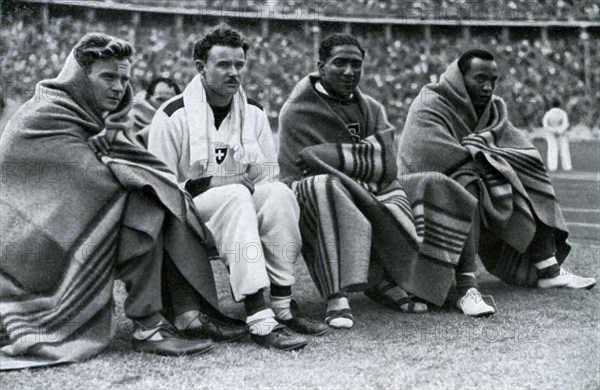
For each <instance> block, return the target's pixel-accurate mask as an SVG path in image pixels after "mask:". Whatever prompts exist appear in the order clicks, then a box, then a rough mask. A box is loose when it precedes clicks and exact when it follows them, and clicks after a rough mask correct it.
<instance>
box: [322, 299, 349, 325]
mask: <svg viewBox="0 0 600 390" xmlns="http://www.w3.org/2000/svg"><path fill="white" fill-rule="evenodd" d="M343 309H348V310H350V304H349V303H348V298H346V297H345V296H335V297H334V298H330V299H329V300H328V301H327V313H329V312H333V311H338V310H343ZM327 324H328V325H329V326H331V327H333V328H345V329H348V328H351V327H352V326H353V325H354V321H352V320H351V319H349V318H343V317H342V318H333V319H331V320H330V321H329V322H327Z"/></svg>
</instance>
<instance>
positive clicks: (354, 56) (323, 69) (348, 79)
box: [318, 45, 363, 99]
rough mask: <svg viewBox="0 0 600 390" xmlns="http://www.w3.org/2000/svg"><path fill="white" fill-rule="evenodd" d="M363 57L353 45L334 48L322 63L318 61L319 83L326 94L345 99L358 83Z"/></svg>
mask: <svg viewBox="0 0 600 390" xmlns="http://www.w3.org/2000/svg"><path fill="white" fill-rule="evenodd" d="M362 63H363V56H362V54H361V52H360V50H358V47H356V46H354V45H341V46H335V47H334V48H333V49H331V57H329V59H328V60H327V61H325V62H324V63H323V62H321V61H319V64H318V65H319V74H320V75H321V82H322V83H323V86H324V87H325V88H326V89H327V91H328V92H330V93H333V94H335V95H337V96H338V97H341V98H344V99H347V98H349V97H350V95H351V94H352V93H353V92H354V90H355V89H356V87H357V86H358V82H359V81H360V76H361V72H362Z"/></svg>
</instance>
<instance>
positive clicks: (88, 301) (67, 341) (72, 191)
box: [0, 34, 247, 369]
mask: <svg viewBox="0 0 600 390" xmlns="http://www.w3.org/2000/svg"><path fill="white" fill-rule="evenodd" d="M131 56H132V48H131V46H130V45H129V44H128V43H127V42H124V41H122V40H119V39H117V38H114V37H111V36H108V35H104V34H88V35H86V36H84V37H83V38H82V39H81V40H80V41H79V43H77V45H76V46H75V48H74V49H73V51H72V52H71V54H70V55H69V57H68V58H67V61H66V63H65V66H64V68H63V69H62V71H61V73H60V74H59V75H58V77H56V78H55V79H52V80H45V81H42V82H40V83H39V84H38V85H37V89H36V94H35V96H34V97H33V98H32V99H30V100H29V101H28V102H26V103H25V104H24V105H23V107H21V108H20V109H19V111H17V113H16V114H15V116H14V117H13V118H12V120H11V121H10V122H9V124H8V126H7V128H6V130H5V132H4V134H3V136H2V140H1V141H0V153H1V154H0V155H1V158H0V162H1V166H2V179H3V184H2V191H1V210H0V212H1V213H2V220H1V224H0V226H1V233H2V260H1V262H0V271H1V272H0V302H1V303H0V313H1V316H0V335H1V337H0V359H1V361H2V365H1V368H2V369H15V368H24V367H34V366H42V365H53V364H58V363H66V362H75V361H81V360H84V359H86V358H89V357H91V356H94V355H95V354H98V353H100V352H101V351H102V350H103V349H104V348H105V347H106V346H107V345H108V343H109V339H110V336H111V334H112V331H111V330H112V324H111V321H112V313H113V306H114V302H113V298H112V293H113V282H114V278H115V276H116V277H118V278H119V279H121V280H123V281H124V282H125V287H126V290H127V299H126V300H125V314H126V315H127V316H128V317H129V318H131V319H132V320H134V324H135V325H134V333H133V340H132V342H133V347H134V349H135V350H136V351H141V352H153V353H158V354H164V355H183V354H191V353H201V352H206V351H208V350H210V348H211V342H210V341H209V340H201V339H196V340H192V339H186V338H184V337H181V336H179V335H178V334H177V332H176V331H175V330H174V328H173V326H172V325H171V324H170V323H169V322H167V320H165V318H163V316H162V314H161V313H162V312H163V298H162V295H163V294H165V295H168V296H169V298H168V299H166V301H165V304H166V305H165V309H169V310H170V311H171V312H173V314H175V315H177V314H178V311H180V310H179V309H180V306H181V305H180V302H185V304H186V305H187V306H188V307H189V306H193V307H194V308H196V309H198V310H202V312H203V314H205V315H204V317H203V320H204V323H203V325H202V332H197V334H201V335H202V336H203V337H213V338H218V339H231V338H237V337H241V336H243V335H245V334H247V328H246V326H245V324H244V323H243V322H240V323H239V324H236V323H235V322H233V321H228V319H226V318H225V317H224V316H222V315H219V313H218V311H217V309H216V308H217V294H216V290H215V284H214V280H213V276H212V270H211V267H210V263H209V260H208V256H207V254H206V249H205V248H206V246H207V245H208V244H210V243H211V236H210V232H209V231H208V230H207V229H206V228H205V227H204V225H203V223H202V221H201V220H200V219H199V218H198V217H197V216H196V211H195V210H194V207H193V204H192V202H191V199H189V195H188V194H187V193H186V192H185V191H182V190H181V189H180V188H179V186H178V184H177V182H176V181H175V177H174V175H173V174H172V173H170V172H169V170H168V168H167V167H166V166H165V165H164V164H163V163H161V162H160V161H158V160H157V159H156V158H155V157H154V156H152V155H151V154H150V153H148V152H147V151H146V150H145V149H143V148H140V147H139V146H136V145H135V144H134V143H132V142H131V141H130V140H129V139H128V138H126V137H125V136H124V131H126V130H128V127H129V126H130V124H129V123H128V122H127V120H126V118H127V114H128V112H129V109H130V107H131V96H132V94H131V87H130V86H129V75H130V58H131ZM107 152H108V153H110V155H107ZM99 160H100V161H99ZM163 271H164V272H167V273H168V274H169V275H170V276H169V278H170V279H174V280H176V281H177V289H173V290H170V289H168V288H167V289H166V291H165V290H164V289H161V285H162V283H163V282H164V279H165V278H164V277H163ZM207 315H209V316H207ZM221 320H223V321H221Z"/></svg>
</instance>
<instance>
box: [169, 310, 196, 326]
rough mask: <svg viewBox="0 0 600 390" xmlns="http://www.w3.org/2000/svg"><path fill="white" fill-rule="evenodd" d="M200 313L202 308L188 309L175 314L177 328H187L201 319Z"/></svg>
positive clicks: (174, 321)
mask: <svg viewBox="0 0 600 390" xmlns="http://www.w3.org/2000/svg"><path fill="white" fill-rule="evenodd" d="M199 315H200V310H188V311H186V312H184V313H181V314H178V315H176V316H175V319H174V320H173V325H175V328H177V329H179V330H183V329H187V328H189V327H190V325H192V323H193V322H195V321H200V319H199V318H198V316H199Z"/></svg>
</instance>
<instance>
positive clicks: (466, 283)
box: [456, 272, 477, 297]
mask: <svg viewBox="0 0 600 390" xmlns="http://www.w3.org/2000/svg"><path fill="white" fill-rule="evenodd" d="M471 287H475V288H477V281H476V280H475V272H463V273H460V274H457V275H456V288H457V289H458V295H459V296H461V297H462V296H464V295H465V294H466V293H467V291H469V289H470V288H471Z"/></svg>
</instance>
